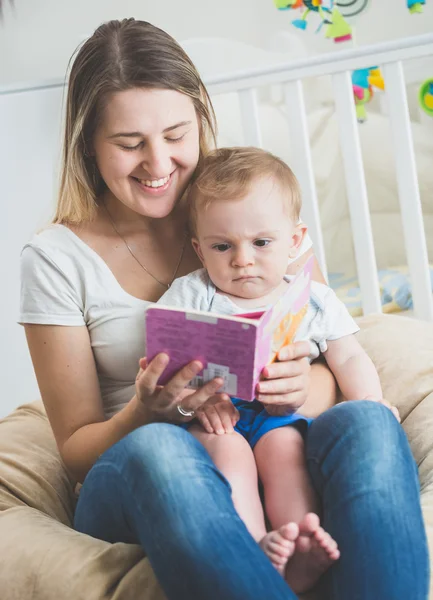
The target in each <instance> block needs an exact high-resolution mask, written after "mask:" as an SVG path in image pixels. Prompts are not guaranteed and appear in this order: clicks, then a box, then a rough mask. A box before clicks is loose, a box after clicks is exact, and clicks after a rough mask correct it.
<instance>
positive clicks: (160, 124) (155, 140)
mask: <svg viewBox="0 0 433 600" xmlns="http://www.w3.org/2000/svg"><path fill="white" fill-rule="evenodd" d="M93 150H94V154H95V160H96V164H97V166H98V168H99V171H100V173H101V176H102V178H103V180H104V181H105V183H106V185H107V187H108V189H109V190H110V192H111V194H113V196H114V197H115V198H116V199H117V200H119V201H120V202H121V203H122V204H124V205H125V206H126V207H127V208H129V209H131V210H133V211H134V212H136V213H138V214H140V215H143V216H146V217H150V218H156V219H157V218H163V217H166V216H167V215H169V214H170V213H171V211H172V210H173V208H174V206H175V205H176V203H177V201H178V200H179V199H180V198H181V196H182V194H183V192H184V191H185V189H186V187H187V185H188V183H189V181H190V179H191V176H192V174H193V172H194V169H195V168H196V166H197V162H198V159H199V152H200V148H199V123H198V118H197V114H196V110H195V107H194V104H193V102H192V100H191V98H189V97H188V96H186V95H185V94H182V93H180V92H177V91H174V90H167V89H153V88H132V89H130V90H126V91H122V92H118V93H116V94H113V95H112V96H111V97H110V100H109V101H108V103H107V105H106V106H105V108H104V110H103V113H102V115H101V122H100V124H99V127H98V128H97V130H96V132H95V136H94V139H93Z"/></svg>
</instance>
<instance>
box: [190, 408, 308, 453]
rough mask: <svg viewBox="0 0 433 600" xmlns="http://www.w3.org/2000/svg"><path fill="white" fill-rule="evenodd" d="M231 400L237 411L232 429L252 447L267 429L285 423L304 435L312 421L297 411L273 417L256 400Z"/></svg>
mask: <svg viewBox="0 0 433 600" xmlns="http://www.w3.org/2000/svg"><path fill="white" fill-rule="evenodd" d="M232 402H233V404H234V405H235V407H236V408H237V409H238V411H239V421H238V422H237V423H236V425H235V428H234V429H235V431H237V432H238V433H240V434H241V435H242V436H243V437H244V438H245V439H246V440H247V442H248V443H249V445H250V446H251V448H254V446H255V445H256V444H257V442H258V441H259V439H260V438H261V437H262V436H264V435H265V433H268V431H272V430H273V429H278V428H279V427H285V426H286V425H292V426H293V427H296V429H298V431H299V432H300V433H301V434H302V435H305V433H306V432H307V430H308V427H309V426H310V424H311V423H312V421H313V419H309V418H308V417H303V416H302V415H298V414H297V413H292V414H291V415H288V416H285V417H273V416H272V415H270V414H269V413H267V412H266V410H265V408H264V406H263V404H261V403H260V402H259V401H258V400H253V401H252V402H245V401H244V400H239V399H238V398H232ZM193 423H194V421H190V422H189V423H185V424H183V425H182V427H184V428H185V429H188V427H190V426H191V425H192V424H193Z"/></svg>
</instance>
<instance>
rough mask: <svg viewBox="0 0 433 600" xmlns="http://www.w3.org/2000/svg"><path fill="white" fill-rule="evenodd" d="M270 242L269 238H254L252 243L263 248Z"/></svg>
mask: <svg viewBox="0 0 433 600" xmlns="http://www.w3.org/2000/svg"><path fill="white" fill-rule="evenodd" d="M270 243H271V240H255V241H254V245H255V246H258V247H259V248H264V247H265V246H269V244H270Z"/></svg>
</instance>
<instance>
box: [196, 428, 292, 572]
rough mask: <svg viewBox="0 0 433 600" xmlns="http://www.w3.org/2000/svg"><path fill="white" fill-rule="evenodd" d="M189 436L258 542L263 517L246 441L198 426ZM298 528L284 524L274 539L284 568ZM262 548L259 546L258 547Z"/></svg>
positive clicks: (252, 464)
mask: <svg viewBox="0 0 433 600" xmlns="http://www.w3.org/2000/svg"><path fill="white" fill-rule="evenodd" d="M189 431H190V433H191V434H192V435H193V436H194V437H196V438H197V439H198V440H199V442H201V443H202V444H203V446H204V447H205V448H206V450H207V451H208V452H209V454H210V456H211V458H212V460H213V462H214V464H215V466H216V467H217V468H218V469H219V470H220V471H221V473H222V474H223V475H224V476H225V478H226V479H227V480H228V481H229V483H230V485H231V488H232V498H233V504H234V506H235V508H236V510H237V512H238V515H239V516H240V518H241V519H242V521H243V522H244V523H245V525H246V527H247V529H248V531H249V532H250V534H251V535H252V536H253V538H254V539H255V540H256V542H258V543H260V542H261V541H262V540H263V539H264V538H266V537H267V534H266V525H265V517H264V512H263V507H262V503H261V500H260V496H259V490H258V475H257V467H256V463H255V459H254V454H253V452H252V450H251V447H250V445H249V444H248V442H247V441H246V440H245V438H243V437H242V436H241V435H240V434H239V433H237V432H234V433H230V434H224V435H216V434H214V433H207V432H206V431H204V429H203V428H202V427H201V426H200V425H193V426H192V427H190V429H189ZM298 531H299V530H298V527H297V526H296V525H295V524H294V523H291V524H290V523H289V524H287V523H285V524H284V526H283V527H282V528H281V531H280V532H277V533H278V536H279V537H280V538H281V544H280V547H279V548H278V550H279V556H278V557H277V560H276V561H273V562H274V564H275V566H277V567H278V564H277V563H278V561H279V562H281V563H282V564H283V565H284V566H285V565H286V563H287V560H288V559H289V557H290V556H291V555H292V554H293V552H294V549H295V544H294V542H295V540H296V538H297V536H298ZM261 546H262V547H263V545H262V544H261Z"/></svg>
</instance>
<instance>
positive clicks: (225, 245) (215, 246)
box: [212, 244, 230, 252]
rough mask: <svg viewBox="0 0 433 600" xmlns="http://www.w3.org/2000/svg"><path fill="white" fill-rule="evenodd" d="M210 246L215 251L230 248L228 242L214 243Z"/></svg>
mask: <svg viewBox="0 0 433 600" xmlns="http://www.w3.org/2000/svg"><path fill="white" fill-rule="evenodd" d="M212 248H213V250H216V251H217V252H226V250H228V249H229V248H230V244H215V245H214V246H212Z"/></svg>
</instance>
